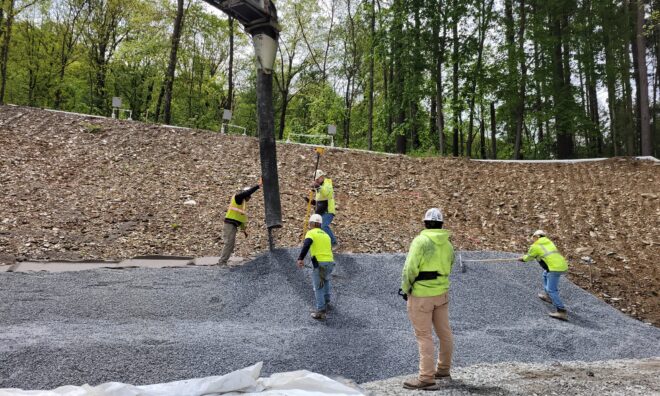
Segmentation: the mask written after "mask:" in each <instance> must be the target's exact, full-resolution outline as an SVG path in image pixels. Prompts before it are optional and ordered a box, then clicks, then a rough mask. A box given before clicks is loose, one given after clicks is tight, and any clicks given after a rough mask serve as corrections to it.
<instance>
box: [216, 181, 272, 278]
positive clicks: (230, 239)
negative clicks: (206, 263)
mask: <svg viewBox="0 0 660 396" xmlns="http://www.w3.org/2000/svg"><path fill="white" fill-rule="evenodd" d="M261 184H262V183H261V179H259V183H258V184H257V185H256V186H253V187H245V188H244V189H243V190H241V191H240V192H239V193H238V194H235V195H233V196H232V197H231V200H230V201H229V207H228V208H227V214H226V215H225V224H224V227H223V229H222V240H223V242H224V246H223V247H222V253H221V254H220V260H218V265H227V261H228V260H229V256H231V254H232V253H233V252H234V245H235V243H236V232H237V231H238V229H239V228H240V229H241V230H242V231H243V234H245V237H246V238H247V236H248V233H247V222H248V217H247V203H248V201H249V200H250V196H251V195H252V194H253V193H254V192H255V191H257V190H258V189H259V187H261Z"/></svg>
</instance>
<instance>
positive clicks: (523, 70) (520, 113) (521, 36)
mask: <svg viewBox="0 0 660 396" xmlns="http://www.w3.org/2000/svg"><path fill="white" fill-rule="evenodd" d="M525 17H526V12H525V0H520V27H519V29H518V52H519V60H520V90H519V91H518V99H517V100H516V110H515V115H516V143H515V146H514V151H513V153H514V154H513V159H516V160H518V159H520V148H521V140H522V129H523V122H524V117H525V89H526V83H527V57H526V56H525V22H526V21H525Z"/></svg>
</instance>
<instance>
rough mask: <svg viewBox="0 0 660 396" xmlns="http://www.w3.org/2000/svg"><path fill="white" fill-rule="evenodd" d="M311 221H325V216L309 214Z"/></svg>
mask: <svg viewBox="0 0 660 396" xmlns="http://www.w3.org/2000/svg"><path fill="white" fill-rule="evenodd" d="M309 222H310V223H319V224H321V223H323V217H321V215H320V214H316V213H314V214H313V215H311V216H309Z"/></svg>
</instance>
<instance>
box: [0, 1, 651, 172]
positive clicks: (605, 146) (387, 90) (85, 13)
mask: <svg viewBox="0 0 660 396" xmlns="http://www.w3.org/2000/svg"><path fill="white" fill-rule="evenodd" d="M275 4H276V6H277V8H278V16H279V20H280V24H281V26H282V32H281V37H280V47H279V52H278V54H277V61H276V65H275V70H274V79H275V84H274V88H275V89H274V103H275V128H276V130H275V134H276V137H277V138H278V139H280V140H282V139H287V138H288V137H290V134H292V135H293V134H315V135H322V136H325V135H326V133H327V127H328V125H331V124H332V125H336V126H337V136H336V137H335V143H336V145H339V146H344V147H352V148H363V149H369V150H378V151H387V152H397V153H409V154H413V155H453V156H466V157H472V158H513V159H523V158H524V159H548V158H550V159H552V158H581V157H582V158H584V157H602V156H621V155H655V156H657V153H658V149H659V148H660V135H659V133H658V129H659V128H658V109H659V105H658V91H659V90H660V81H659V80H660V72H659V70H658V64H659V63H660V0H647V1H643V0H552V1H540V0H462V1H461V0H294V1H278V2H275ZM255 85H256V84H255V67H254V59H253V51H252V48H251V42H250V40H249V37H248V36H247V35H246V34H245V33H244V32H243V31H242V29H241V28H240V26H239V24H238V23H236V21H233V20H232V19H231V18H229V17H227V16H225V15H224V14H222V13H221V12H219V11H217V10H215V9H213V8H212V7H210V6H208V5H207V4H206V3H204V2H203V1H201V0H0V103H14V104H21V105H29V106H36V107H43V108H52V109H61V110H67V111H74V112H81V113H88V114H98V115H104V116H109V115H110V114H111V111H112V107H111V106H112V97H114V96H117V97H121V98H122V100H123V108H125V109H130V110H131V111H132V118H133V119H134V120H140V121H146V122H157V123H166V124H172V125H180V126H187V127H193V128H202V129H208V130H212V131H219V130H220V128H221V123H222V122H223V121H222V115H223V109H231V110H232V111H233V118H232V120H231V124H235V125H239V126H242V127H245V128H246V130H247V133H248V134H250V135H254V134H255V133H256V128H257V127H256V125H257V119H256V92H255ZM122 116H125V114H122ZM319 141H320V140H319ZM308 142H315V143H316V142H317V141H316V140H315V139H311V140H308Z"/></svg>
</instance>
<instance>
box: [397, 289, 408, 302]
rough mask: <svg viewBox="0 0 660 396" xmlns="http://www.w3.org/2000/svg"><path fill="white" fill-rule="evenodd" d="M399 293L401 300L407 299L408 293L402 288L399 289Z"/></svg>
mask: <svg viewBox="0 0 660 396" xmlns="http://www.w3.org/2000/svg"><path fill="white" fill-rule="evenodd" d="M399 295H400V296H401V298H403V301H408V295H407V294H406V293H404V292H403V289H399Z"/></svg>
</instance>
